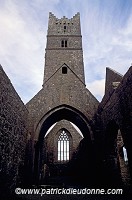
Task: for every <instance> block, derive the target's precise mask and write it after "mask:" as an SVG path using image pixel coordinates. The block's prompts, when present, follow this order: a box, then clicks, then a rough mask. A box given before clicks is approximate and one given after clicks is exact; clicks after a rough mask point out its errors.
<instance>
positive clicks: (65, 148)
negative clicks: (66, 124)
mask: <svg viewBox="0 0 132 200" xmlns="http://www.w3.org/2000/svg"><path fill="white" fill-rule="evenodd" d="M58 161H60V162H66V161H69V137H68V135H67V133H66V132H65V130H62V132H61V134H60V135H59V137H58Z"/></svg>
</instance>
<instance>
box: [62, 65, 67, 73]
mask: <svg viewBox="0 0 132 200" xmlns="http://www.w3.org/2000/svg"><path fill="white" fill-rule="evenodd" d="M62 74H67V67H65V66H64V67H62Z"/></svg>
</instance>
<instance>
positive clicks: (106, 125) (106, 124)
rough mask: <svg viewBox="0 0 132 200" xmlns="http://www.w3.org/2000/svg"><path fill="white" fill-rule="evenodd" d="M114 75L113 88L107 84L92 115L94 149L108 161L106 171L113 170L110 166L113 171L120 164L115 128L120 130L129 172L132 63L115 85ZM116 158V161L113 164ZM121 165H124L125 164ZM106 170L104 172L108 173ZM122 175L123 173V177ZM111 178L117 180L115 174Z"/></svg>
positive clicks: (131, 148)
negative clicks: (93, 117) (93, 115)
mask: <svg viewBox="0 0 132 200" xmlns="http://www.w3.org/2000/svg"><path fill="white" fill-rule="evenodd" d="M109 71H110V70H109ZM110 73H111V72H110ZM115 73H116V72H115ZM108 76H109V75H108ZM118 76H119V75H118ZM113 77H114V78H115V77H116V83H117V81H119V80H118V79H117V76H116V75H114V76H113ZM113 77H112V78H111V80H110V81H111V85H113V88H112V87H110V93H109V91H108V87H107V92H106V94H105V96H104V98H103V99H102V102H101V103H100V105H99V107H98V112H97V114H96V116H95V121H96V123H95V129H96V131H95V140H96V145H97V149H98V152H97V153H98V154H100V155H99V156H101V157H102V158H101V159H102V160H105V162H106V163H107V169H106V170H108V171H109V174H110V173H113V172H112V170H113V171H114V170H115V168H118V167H119V166H118V162H119V160H118V157H117V152H116V151H117V135H118V131H120V133H121V135H122V138H123V142H124V145H125V147H126V149H127V152H128V166H129V169H130V173H131V175H132V172H131V170H132V146H131V144H132V134H131V133H132V67H130V68H129V70H128V71H127V73H126V74H125V75H124V77H123V78H121V79H120V82H118V84H117V85H116V87H115V84H114V83H115V80H114V78H113ZM112 79H113V80H112ZM107 84H108V82H107ZM115 161H116V163H115V164H114V162H115ZM110 162H111V163H113V164H112V165H113V167H110V166H111V164H110ZM124 167H126V166H125V165H124ZM108 168H109V169H108ZM121 170H124V171H127V170H126V169H125V168H124V169H123V167H122V169H121ZM108 171H107V172H106V173H107V174H108ZM118 172H119V171H118ZM116 174H117V171H116ZM122 176H123V175H122ZM125 176H126V174H125ZM111 177H112V174H111ZM113 177H114V176H113ZM122 179H125V177H122ZM112 181H114V182H116V180H115V178H114V180H112Z"/></svg>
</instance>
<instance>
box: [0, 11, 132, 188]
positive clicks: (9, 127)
mask: <svg viewBox="0 0 132 200" xmlns="http://www.w3.org/2000/svg"><path fill="white" fill-rule="evenodd" d="M0 82H1V83H0V104H1V107H0V118H1V120H0V121H1V125H0V134H1V135H0V137H1V141H0V158H1V161H0V175H1V177H2V179H1V180H2V185H1V186H0V187H1V188H3V190H5V188H6V189H7V188H10V189H13V188H15V187H16V185H26V184H27V185H28V186H31V185H40V184H43V185H44V184H45V185H59V186H60V187H61V186H64V185H65V186H70V185H74V186H75V187H79V186H81V187H83V186H87V187H95V188H96V187H98V188H99V187H100V188H102V187H103V186H104V187H113V188H114V187H116V188H120V187H123V188H131V177H132V67H130V68H129V70H128V71H127V73H126V74H125V75H124V76H122V75H120V74H119V73H117V72H115V71H114V70H112V69H110V68H107V69H106V85H105V95H104V97H103V99H102V101H101V102H98V100H97V99H96V98H95V97H94V96H93V94H91V92H90V91H89V90H88V89H87V88H86V85H85V75H84V65H83V51H82V36H81V26H80V14H79V13H77V14H76V15H75V16H73V17H72V18H71V19H68V18H66V17H62V18H61V19H58V18H57V17H55V16H54V15H53V14H52V13H50V14H49V23H48V32H47V45H46V49H45V67H44V80H43V86H42V89H41V90H40V91H39V92H38V93H37V94H36V95H35V96H34V97H33V98H32V99H31V100H30V101H29V102H28V103H27V104H26V105H24V104H23V102H22V101H21V99H20V97H19V96H18V94H17V92H16V91H15V89H14V87H13V86H12V84H11V82H10V80H9V78H8V77H7V75H6V74H5V72H4V70H3V68H2V66H0Z"/></svg>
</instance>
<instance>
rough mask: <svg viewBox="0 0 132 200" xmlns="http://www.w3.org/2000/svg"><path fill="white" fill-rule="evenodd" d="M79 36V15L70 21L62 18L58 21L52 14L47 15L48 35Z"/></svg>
mask: <svg viewBox="0 0 132 200" xmlns="http://www.w3.org/2000/svg"><path fill="white" fill-rule="evenodd" d="M65 34H66V35H81V28H80V13H79V12H78V13H77V14H75V15H74V16H73V17H72V18H71V19H68V18H67V17H65V16H63V17H62V18H61V19H58V18H57V17H56V16H55V15H54V14H53V13H51V12H50V13H49V23H48V35H65Z"/></svg>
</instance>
